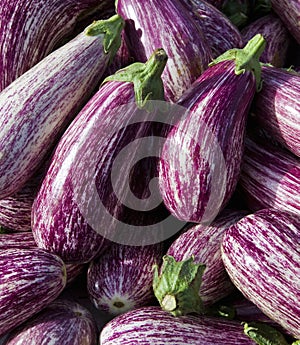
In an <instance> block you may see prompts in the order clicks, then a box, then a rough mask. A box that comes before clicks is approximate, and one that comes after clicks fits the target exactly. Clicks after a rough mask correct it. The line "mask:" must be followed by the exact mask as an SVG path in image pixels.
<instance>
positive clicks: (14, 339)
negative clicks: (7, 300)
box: [5, 298, 97, 345]
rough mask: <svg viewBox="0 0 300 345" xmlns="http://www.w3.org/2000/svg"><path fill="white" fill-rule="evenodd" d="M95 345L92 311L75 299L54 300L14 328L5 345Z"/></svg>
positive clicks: (95, 336) (95, 329) (95, 332)
mask: <svg viewBox="0 0 300 345" xmlns="http://www.w3.org/2000/svg"><path fill="white" fill-rule="evenodd" d="M18 344H23V345H31V344H36V345H46V344H52V345H62V344H64V345H82V344H85V345H97V326H96V322H95V320H94V318H93V316H92V314H91V313H90V312H89V311H88V310H87V309H86V308H85V307H83V306H81V305H80V304H78V303H77V302H73V301H71V300H67V299H61V298H59V299H57V300H55V301H54V302H52V303H50V304H49V305H48V306H47V307H46V308H45V309H43V311H41V312H40V313H38V314H37V315H36V316H35V317H33V318H31V319H30V320H28V321H27V322H25V323H24V324H23V325H21V326H20V327H18V328H17V329H16V330H14V331H13V332H12V333H11V334H10V336H9V338H8V339H7V341H6V342H5V345H18Z"/></svg>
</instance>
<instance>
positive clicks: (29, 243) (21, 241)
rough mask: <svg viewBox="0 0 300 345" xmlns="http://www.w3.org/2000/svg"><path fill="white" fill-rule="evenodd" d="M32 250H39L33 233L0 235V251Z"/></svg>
mask: <svg viewBox="0 0 300 345" xmlns="http://www.w3.org/2000/svg"><path fill="white" fill-rule="evenodd" d="M11 248H15V249H19V248H21V249H31V248H37V245H36V242H35V240H34V237H33V234H32V232H31V231H28V232H23V233H20V232H13V233H6V234H0V251H1V250H3V249H11Z"/></svg>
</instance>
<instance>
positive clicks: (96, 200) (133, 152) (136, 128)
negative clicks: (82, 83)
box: [32, 49, 167, 262]
mask: <svg viewBox="0 0 300 345" xmlns="http://www.w3.org/2000/svg"><path fill="white" fill-rule="evenodd" d="M166 60H167V57H166V54H165V52H164V51H163V50H161V49H160V50H158V51H156V52H155V53H154V54H153V55H152V57H151V58H150V59H149V61H148V62H147V63H146V64H143V63H135V64H133V65H131V67H128V68H131V70H133V72H132V75H131V77H132V76H133V75H134V76H135V77H134V78H137V77H136V76H137V75H140V76H141V77H142V78H144V76H146V78H145V79H144V80H143V81H141V80H140V79H138V78H137V83H136V84H139V85H140V86H141V87H140V88H138V87H136V84H135V86H134V84H133V83H132V82H116V81H111V82H107V83H105V84H104V85H103V86H102V87H101V88H100V90H99V91H98V92H97V93H96V94H95V95H94V96H93V98H92V99H91V100H90V101H89V102H88V104H87V105H86V106H85V107H84V108H83V109H82V111H81V112H80V113H79V114H78V116H77V117H76V119H75V120H74V121H73V122H72V124H71V125H70V126H69V127H68V129H67V130H66V132H65V133H64V135H63V136H62V138H61V140H60V142H59V144H58V145H57V147H56V150H55V153H54V155H53V159H52V161H51V164H50V167H49V169H48V172H47V174H46V176H45V178H44V180H43V183H42V185H41V188H40V190H39V192H38V194H37V197H36V199H35V201H34V204H33V212H32V229H33V233H34V236H35V239H36V241H37V243H38V245H39V246H40V247H42V248H45V249H47V250H50V251H51V252H54V253H57V254H58V255H59V256H61V257H62V258H63V260H65V261H66V262H87V261H91V260H92V259H93V258H94V257H95V256H96V255H97V254H98V252H99V250H100V249H101V247H102V246H103V242H104V241H103V237H105V238H108V239H110V240H114V241H116V242H119V243H123V244H134V245H139V244H144V245H147V244H150V243H149V240H150V241H153V242H151V243H156V241H155V240H156V238H154V239H153V238H150V239H149V235H147V232H146V231H145V228H143V226H146V225H149V224H150V225H152V224H153V223H155V219H156V218H157V213H160V212H163V213H164V211H165V209H164V208H163V207H162V205H161V204H160V205H158V206H157V207H154V210H151V208H150V211H145V212H143V211H139V209H134V208H133V207H131V208H130V207H127V206H126V204H125V205H124V204H122V202H123V201H124V200H125V199H126V197H127V193H129V192H128V188H127V183H128V180H127V179H126V177H127V175H126V174H127V172H126V169H128V168H130V169H132V168H134V167H136V174H133V178H132V177H130V176H128V177H129V180H130V179H131V182H130V181H129V185H130V186H132V188H133V190H134V192H135V196H136V198H137V200H138V203H139V205H141V203H142V201H144V200H143V199H146V202H147V198H148V197H149V188H148V185H147V183H148V178H149V174H150V179H151V178H152V176H151V173H152V172H153V169H154V170H155V169H156V166H157V160H154V161H153V160H151V159H150V161H148V160H147V159H143V160H142V162H141V163H142V164H141V165H136V164H135V163H136V161H135V160H136V157H137V156H138V153H139V152H140V149H141V146H140V143H141V141H139V140H136V141H137V142H138V145H137V147H135V146H133V145H132V146H130V145H129V144H131V142H132V141H134V139H140V138H143V137H146V136H150V139H149V141H148V142H147V143H148V144H147V145H146V149H148V147H149V143H150V144H151V145H153V143H152V142H153V140H152V137H151V135H152V136H153V135H154V134H155V131H156V133H157V132H158V133H159V134H160V132H159V131H158V130H161V126H160V124H156V125H157V127H156V126H155V125H153V124H151V122H150V120H151V113H152V112H150V113H148V112H147V111H146V110H143V109H139V108H138V106H137V104H139V106H142V105H144V106H146V105H145V104H144V103H145V102H144V101H145V99H146V100H149V97H150V98H151V97H154V98H155V99H159V98H163V86H162V81H161V77H160V75H161V73H162V71H163V68H164V66H165V64H166ZM137 69H140V71H139V72H138V73H137ZM123 72H124V71H123ZM123 72H120V75H119V76H120V78H122V76H123V77H124V74H123ZM124 73H125V72H124ZM125 74H126V73H125ZM127 74H128V73H127ZM129 74H130V73H129ZM125 79H126V78H125ZM134 91H136V93H137V96H136V97H135V92H134ZM136 102H137V103H136ZM147 114H149V116H150V117H149V116H148V122H147V117H145V116H146V115H147ZM138 119H140V121H141V120H142V122H140V121H138ZM143 121H145V122H143ZM127 145H129V146H128V147H129V148H130V152H129V154H126V156H125V157H124V160H123V161H122V160H121V164H122V167H121V168H120V166H117V168H116V170H115V172H116V177H115V179H112V170H113V164H114V160H115V158H116V157H117V156H118V154H119V153H120V151H121V150H122V149H123V148H126V146H127ZM151 145H150V146H151ZM150 149H151V147H150ZM150 152H151V150H150ZM143 153H144V152H143ZM151 153H153V152H151ZM148 156H150V155H148ZM120 157H121V155H120ZM122 169H123V170H122ZM124 169H125V170H124ZM121 171H122V173H120V172H121ZM130 173H132V171H130ZM129 175H130V174H129ZM137 176H140V180H139V182H138V183H135V184H130V183H132V182H133V183H134V181H135V178H136V177H137ZM117 193H119V194H117ZM120 195H121V197H120V200H119V199H118V197H119V196H120ZM124 195H125V197H124V198H122V197H123V196H124ZM131 200H132V199H131ZM164 216H165V213H164ZM159 217H160V219H161V215H160V216H159ZM128 224H129V228H130V229H131V230H129V231H127V225H128ZM130 225H131V226H130ZM139 225H141V226H142V229H141V230H140V231H139ZM132 226H133V227H135V231H134V230H132ZM135 233H137V237H138V238H139V240H141V239H143V240H145V243H143V242H140V243H138V242H139V240H138V239H137V238H133V239H131V236H133V237H135ZM156 234H157V235H158V236H160V235H161V233H160V232H159V231H157V232H156ZM139 235H140V236H139ZM150 237H151V236H150ZM135 240H137V241H135ZM147 240H148V242H147ZM159 241H160V240H159V239H158V240H157V242H159Z"/></svg>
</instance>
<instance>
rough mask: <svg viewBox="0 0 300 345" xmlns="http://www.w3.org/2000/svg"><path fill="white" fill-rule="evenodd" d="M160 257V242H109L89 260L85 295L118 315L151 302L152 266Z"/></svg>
mask: <svg viewBox="0 0 300 345" xmlns="http://www.w3.org/2000/svg"><path fill="white" fill-rule="evenodd" d="M162 256H163V246H162V244H155V245H150V246H144V247H140V246H135V247H133V246H126V245H121V244H117V243H113V244H112V245H111V246H110V247H109V248H108V249H107V250H106V251H105V253H104V254H103V255H102V256H100V257H99V258H97V259H95V260H93V261H92V262H91V263H90V266H89V269H88V273H87V287H88V294H89V297H90V299H91V301H92V302H93V304H94V305H95V306H96V308H98V309H100V310H103V311H105V312H108V313H109V314H112V315H118V314H121V313H124V312H126V311H129V310H132V309H136V308H139V307H143V306H146V305H149V304H151V302H152V303H153V301H154V294H153V291H152V280H153V270H152V266H153V265H159V264H160V261H161V259H162Z"/></svg>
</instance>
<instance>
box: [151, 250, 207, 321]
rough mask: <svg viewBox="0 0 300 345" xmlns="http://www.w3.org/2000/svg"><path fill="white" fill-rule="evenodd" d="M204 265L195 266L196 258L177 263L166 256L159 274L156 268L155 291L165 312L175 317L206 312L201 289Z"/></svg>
mask: <svg viewBox="0 0 300 345" xmlns="http://www.w3.org/2000/svg"><path fill="white" fill-rule="evenodd" d="M204 270H205V265H204V264H195V263H194V258H193V257H191V258H189V259H187V260H184V261H180V262H177V261H176V260H175V259H174V258H173V257H172V256H170V255H165V256H164V257H163V264H162V267H161V272H160V274H159V271H158V266H157V265H156V266H154V278H153V291H154V294H155V296H156V298H157V300H158V301H159V303H160V306H161V307H162V309H164V310H165V311H168V312H170V313H171V314H172V315H174V316H181V315H186V314H189V313H198V314H202V313H203V312H204V309H203V305H202V300H201V298H200V296H199V289H200V285H201V282H202V275H203V271H204Z"/></svg>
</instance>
